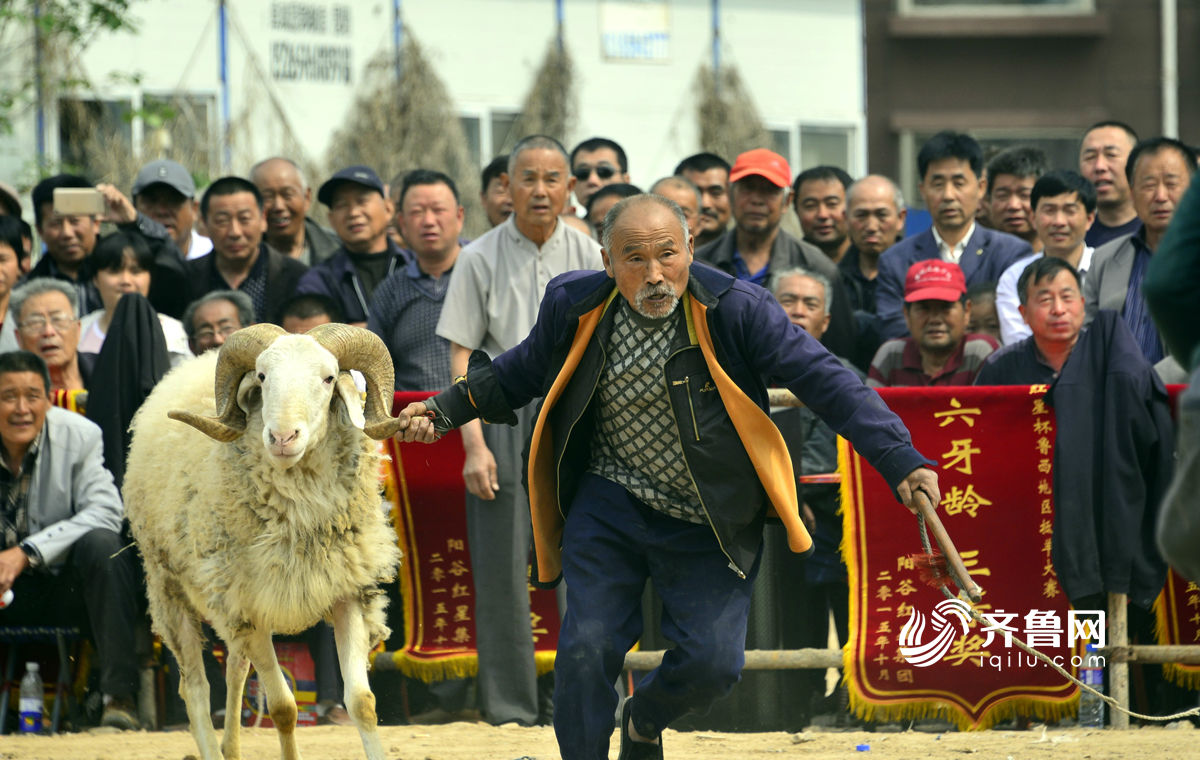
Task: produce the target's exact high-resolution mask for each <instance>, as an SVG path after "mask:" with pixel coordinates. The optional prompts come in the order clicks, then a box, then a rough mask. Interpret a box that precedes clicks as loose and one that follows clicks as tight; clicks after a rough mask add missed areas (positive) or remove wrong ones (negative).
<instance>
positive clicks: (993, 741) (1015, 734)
mask: <svg viewBox="0 0 1200 760" xmlns="http://www.w3.org/2000/svg"><path fill="white" fill-rule="evenodd" d="M380 735H381V738H382V740H383V746H384V749H385V751H386V752H387V756H388V758H389V760H518V759H519V758H531V759H532V760H555V759H556V758H558V751H557V747H556V745H555V743H554V734H553V732H552V731H551V730H550V729H549V728H517V727H500V728H495V727H492V726H487V725H483V724H479V723H451V724H448V725H441V726H386V727H383V728H381V729H380ZM617 738H618V737H616V736H614V742H613V744H612V746H611V748H610V750H609V757H610V758H616V756H617V749H618V747H617ZM297 739H298V743H299V746H300V751H301V754H302V755H303V757H304V758H305V760H361V758H363V753H362V745H361V744H360V743H359V740H358V733H357V732H356V731H355V730H354V729H353V728H342V727H338V726H318V727H314V728H302V729H300V730H299V733H298V736H297ZM665 740H666V757H667V760H742V759H743V758H778V757H789V758H790V757H795V758H812V759H813V760H827V759H829V758H846V757H862V758H866V759H867V760H869V758H880V757H886V758H963V757H973V758H980V759H981V760H983V759H984V758H986V759H987V760H991V758H998V759H999V760H1010V759H1011V760H1026V759H1027V758H1034V759H1035V760H1036V759H1037V758H1060V757H1061V758H1089V759H1090V760H1110V759H1111V760H1118V759H1121V758H1153V760H1175V759H1176V758H1178V759H1179V760H1195V759H1196V758H1200V731H1196V730H1192V729H1190V727H1187V728H1180V729H1177V730H1171V729H1164V728H1159V727H1153V728H1137V729H1132V730H1129V731H1111V730H1107V731H1094V730H1093V731H1088V730H1082V729H1062V730H1049V731H1042V730H1041V729H1034V730H1031V731H982V732H977V733H946V734H927V733H920V732H914V731H908V732H904V733H892V734H885V733H862V732H845V733H804V734H787V733H761V734H722V733H708V732H703V731H697V732H686V733H679V732H675V731H668V732H667V733H666V735H665ZM860 744H865V745H869V747H870V749H868V750H866V751H857V750H856V747H857V746H858V745H860ZM195 757H196V747H195V744H194V743H193V742H192V738H191V735H190V734H188V733H186V732H182V731H173V732H156V733H148V732H144V731H142V732H117V731H112V732H109V733H103V732H102V731H101V730H97V731H93V732H91V733H80V734H65V735H61V736H54V737H42V736H36V737H25V736H5V737H2V738H0V759H2V760H35V759H36V760H194V758H195ZM242 757H243V758H246V760H262V759H264V758H277V757H279V745H278V743H277V741H276V739H275V732H274V730H268V729H246V730H245V733H244V734H243V741H242Z"/></svg>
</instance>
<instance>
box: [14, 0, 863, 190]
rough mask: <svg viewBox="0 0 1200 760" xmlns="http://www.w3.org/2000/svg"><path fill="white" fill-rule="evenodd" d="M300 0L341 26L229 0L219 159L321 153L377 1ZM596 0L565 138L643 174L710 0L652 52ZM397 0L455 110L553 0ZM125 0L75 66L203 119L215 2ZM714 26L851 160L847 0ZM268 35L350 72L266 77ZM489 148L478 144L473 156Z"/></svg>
mask: <svg viewBox="0 0 1200 760" xmlns="http://www.w3.org/2000/svg"><path fill="white" fill-rule="evenodd" d="M300 1H301V2H302V3H303V4H306V5H308V6H317V7H320V8H323V9H325V11H326V15H325V18H326V22H327V23H328V24H330V25H331V21H332V14H333V8H334V6H344V7H346V8H348V9H349V13H350V24H349V29H348V31H347V32H346V33H345V34H337V33H335V32H334V30H333V29H332V28H327V30H326V32H325V33H317V32H305V31H285V30H280V29H278V28H273V27H272V16H271V12H272V5H273V4H281V3H283V2H285V0H228V7H229V10H230V17H231V23H230V25H229V35H228V40H229V51H230V55H229V78H230V90H229V92H230V100H231V113H232V116H233V117H234V120H235V133H236V134H237V135H238V142H237V144H236V145H235V146H234V149H233V151H232V153H233V156H232V158H233V166H232V168H233V170H234V171H245V169H246V168H247V167H248V165H249V163H250V162H252V161H253V160H254V159H256V158H261V157H263V156H266V155H268V154H271V153H275V152H279V151H281V150H283V149H284V147H285V146H286V145H287V136H288V135H287V132H288V131H289V130H290V134H291V135H292V136H294V138H295V139H296V140H297V141H298V142H299V144H300V145H302V146H303V149H304V151H305V152H306V153H307V154H308V155H309V157H310V158H314V159H318V160H319V159H320V158H321V157H323V155H324V153H325V149H326V145H327V143H328V141H329V139H330V137H331V135H332V134H333V132H334V131H335V130H336V129H338V128H339V127H340V126H342V119H343V117H344V114H345V113H346V111H347V109H348V108H349V106H350V105H351V103H352V102H353V98H354V95H355V86H356V85H357V84H358V83H359V82H360V81H361V77H362V70H363V67H364V66H365V65H366V63H367V61H368V60H369V59H370V58H371V57H372V56H373V55H375V54H376V53H378V52H380V51H387V50H390V49H391V46H392V2H389V1H388V0H300ZM603 1H604V0H564V2H565V5H564V10H565V13H564V15H565V30H566V44H567V46H568V49H569V51H570V53H571V54H572V56H573V58H574V61H575V65H576V85H577V90H576V93H577V98H578V111H577V113H578V118H577V122H576V127H575V130H574V131H575V133H574V134H573V135H572V136H571V138H570V141H571V142H574V141H577V140H578V139H582V138H585V137H590V136H593V135H603V136H606V137H611V138H613V139H616V140H617V141H618V142H620V143H621V144H622V145H623V146H624V147H625V148H626V151H627V153H628V154H629V159H630V170H631V174H632V179H633V181H634V182H635V183H641V184H648V183H650V182H652V181H653V180H654V179H656V178H658V177H660V176H662V175H665V174H667V173H669V172H670V171H671V169H672V168H673V167H674V165H675V163H676V162H677V161H678V160H679V159H680V158H682V157H683V156H685V155H688V154H689V153H692V152H695V151H696V150H698V149H699V146H698V145H697V125H696V114H695V87H694V82H695V76H696V73H697V71H698V69H699V67H700V66H701V64H703V63H709V62H710V61H711V36H710V28H711V15H710V14H711V0H670V2H669V4H668V7H669V14H670V15H669V18H670V22H669V31H670V41H669V58H668V59H667V60H666V61H664V62H631V61H614V60H606V59H605V58H604V57H603V55H602V50H601V36H600V29H599V19H600V5H601V3H602V2H603ZM401 5H402V12H403V18H404V25H405V30H406V32H408V33H410V34H411V35H413V36H414V37H415V38H416V39H417V40H419V41H420V43H421V44H422V45H423V47H424V49H425V51H426V53H427V54H428V56H429V57H430V58H431V60H432V62H433V64H434V66H435V68H436V70H437V71H438V72H439V74H440V75H441V77H442V78H443V80H444V81H445V83H446V85H447V87H448V89H449V91H450V93H451V96H452V97H453V98H454V100H455V101H456V103H457V104H458V106H459V109H460V111H461V112H462V113H474V114H479V115H486V114H487V113H488V111H489V109H499V110H505V111H507V110H513V109H515V108H517V107H518V106H519V105H520V104H521V102H522V100H523V99H524V97H525V95H526V91H527V89H528V87H529V85H530V83H531V81H532V77H533V74H534V72H535V70H536V68H537V66H538V65H539V63H540V61H541V60H542V56H543V54H544V52H545V50H546V46H547V44H549V42H550V41H551V39H552V38H553V35H554V29H555V3H554V0H402V1H401ZM133 9H134V12H135V13H136V14H137V16H139V17H140V19H141V22H140V25H139V26H140V28H139V31H138V33H137V34H135V35H110V36H108V37H106V38H102V39H99V40H97V41H95V42H94V43H93V44H92V45H91V46H90V47H89V48H88V49H87V50H86V51H85V52H84V53H83V55H82V56H81V58H80V63H81V65H82V67H83V68H84V70H85V71H86V72H87V75H88V77H89V78H90V79H91V81H92V82H93V83H94V84H96V85H97V86H98V89H99V90H100V92H101V93H102V94H103V96H104V97H106V98H128V99H130V100H131V101H132V102H133V103H134V106H135V107H137V106H138V105H139V104H140V99H141V94H142V93H143V92H145V93H159V94H164V93H168V92H171V91H174V90H177V89H183V90H187V91H191V92H195V93H198V94H207V95H211V96H213V97H214V100H213V106H214V107H213V120H214V122H215V123H214V125H213V126H214V129H216V128H218V127H219V114H220V93H221V87H220V81H219V78H218V43H217V38H218V26H219V25H218V22H217V2H215V0H208V1H206V2H201V1H200V0H145V1H144V2H140V3H135V4H134V5H133ZM721 32H722V35H723V45H722V51H721V56H722V62H723V63H725V64H731V63H732V64H736V65H737V66H738V68H739V70H740V72H741V74H742V77H743V79H744V80H745V81H746V83H747V84H748V85H749V86H750V88H751V90H752V91H753V94H754V97H755V100H756V102H757V105H758V108H759V109H760V111H761V114H762V116H763V118H764V120H765V121H766V122H767V123H768V125H769V126H771V127H772V128H779V127H785V128H786V127H790V128H793V129H794V128H795V126H797V125H799V124H801V123H806V124H830V125H837V126H847V127H852V128H854V129H856V130H857V136H856V138H855V140H854V142H853V145H854V155H853V156H852V158H853V162H854V163H856V164H857V166H862V165H864V164H865V161H864V160H863V156H862V149H861V147H860V146H861V145H862V139H861V138H862V131H863V128H864V108H865V104H864V101H863V86H862V76H863V70H862V41H861V40H862V18H861V11H860V4H859V2H858V0H721ZM279 42H286V43H292V44H306V43H312V44H319V45H328V46H332V47H337V48H349V58H350V61H351V69H352V73H351V78H352V81H351V83H350V84H349V85H346V84H342V83H337V82H313V81H305V82H289V81H281V80H279V79H276V78H274V77H273V76H272V73H271V46H272V44H273V43H279ZM255 62H257V66H258V67H259V70H261V72H262V74H260V73H258V72H257V71H256V68H255ZM9 65H10V66H11V64H9ZM110 72H123V73H136V74H138V75H140V77H141V81H140V84H137V85H135V84H131V83H128V82H123V83H118V84H110V83H109V74H110ZM275 104H278V108H277V106H276V105H275ZM278 109H281V110H282V113H283V114H284V117H285V118H284V119H280V118H279V116H278V113H279V110H278ZM50 117H51V118H50V120H49V121H50V124H49V127H48V132H49V134H48V136H47V143H48V146H49V158H50V159H51V160H53V159H55V158H57V149H58V148H57V127H56V123H55V121H54V119H53V114H52V113H51V114H50ZM285 121H286V124H287V126H286V127H285V126H284V122H285ZM17 127H18V128H17V130H16V131H15V133H14V134H13V135H12V136H8V137H3V138H0V178H2V179H7V180H9V181H14V182H17V183H20V184H23V185H26V186H27V185H28V184H29V181H31V180H32V178H33V177H34V176H35V175H34V172H33V169H32V166H33V164H32V156H33V154H34V145H35V142H34V141H33V128H32V114H28V115H26V116H25V117H24V118H23V119H18V125H17ZM137 139H140V130H138V129H137V128H136V122H135V140H137ZM567 147H568V148H569V147H571V146H570V145H568V146H567ZM489 152H490V147H488V146H485V147H484V148H483V153H484V158H485V161H486V158H487V154H488V153H489ZM730 158H732V157H730ZM800 168H802V167H793V169H794V171H798V170H799V169H800ZM854 168H857V167H855V166H852V167H851V169H852V170H853V169H854Z"/></svg>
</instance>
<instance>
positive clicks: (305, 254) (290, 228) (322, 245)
mask: <svg viewBox="0 0 1200 760" xmlns="http://www.w3.org/2000/svg"><path fill="white" fill-rule="evenodd" d="M250 181H251V182H253V183H254V185H255V186H256V187H257V188H258V191H259V192H260V193H262V196H263V210H264V211H266V213H267V232H266V234H265V235H264V236H263V241H264V242H265V243H266V244H267V247H268V248H271V249H274V250H276V251H278V252H279V253H282V254H283V255H285V256H290V257H292V258H293V259H298V260H299V261H301V262H303V263H304V264H307V265H308V266H312V265H313V264H316V263H317V262H319V261H324V260H325V259H327V258H329V257H330V256H332V255H333V254H334V253H336V252H337V249H338V246H339V245H340V243H339V242H338V239H337V235H335V234H333V230H328V229H325V228H324V227H322V226H321V225H319V224H317V223H316V221H314V220H313V219H310V218H309V216H308V211H309V209H310V208H312V188H311V187H309V186H308V181H307V180H305V178H304V174H303V172H301V171H300V167H298V166H297V165H296V164H295V162H293V161H292V160H291V159H290V158H279V157H277V158H268V159H267V160H265V161H260V162H258V163H257V164H255V165H254V167H253V168H252V169H251V170H250Z"/></svg>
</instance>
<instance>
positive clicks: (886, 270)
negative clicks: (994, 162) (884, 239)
mask: <svg viewBox="0 0 1200 760" xmlns="http://www.w3.org/2000/svg"><path fill="white" fill-rule="evenodd" d="M917 170H918V171H919V173H920V175H921V184H920V186H919V187H918V189H919V190H920V191H921V197H922V198H924V199H925V206H926V208H928V209H929V213H930V215H931V216H932V217H933V227H932V228H931V229H928V230H926V231H925V232H922V233H921V234H919V235H914V236H913V237H911V238H907V239H905V240H901V241H900V242H899V243H896V244H895V245H894V246H892V247H891V248H889V249H887V250H886V251H884V252H883V255H881V256H880V257H879V275H878V283H877V286H876V287H877V290H876V308H877V315H878V319H879V328H880V333H881V335H882V337H883V338H885V339H886V338H899V337H901V336H903V335H905V334H907V332H908V327H907V325H906V324H905V322H904V277H905V274H907V272H908V269H909V267H910V266H912V265H913V264H914V263H915V262H917V261H920V260H922V259H937V258H940V259H942V260H943V261H949V262H953V263H955V264H958V265H959V267H961V268H962V271H963V275H964V276H965V277H966V280H967V287H968V288H969V287H971V286H972V285H977V284H980V283H984V282H996V281H997V280H999V279H1000V275H1001V274H1002V273H1003V272H1004V270H1005V269H1007V268H1008V266H1009V265H1010V264H1012V263H1013V262H1014V261H1016V260H1017V259H1019V258H1021V257H1023V256H1028V255H1030V254H1032V253H1033V250H1032V249H1031V248H1030V247H1029V243H1027V242H1025V241H1024V240H1021V239H1020V238H1018V237H1016V236H1014V235H1008V234H1006V233H1003V232H998V231H996V230H992V229H988V228H986V227H983V226H980V225H977V224H975V209H977V208H978V207H979V202H980V200H982V198H983V195H984V191H985V190H986V189H987V180H985V179H983V177H981V176H980V175H981V172H982V171H983V149H982V148H980V147H979V143H977V142H975V139H974V138H973V137H971V136H970V135H966V134H963V133H961V132H950V131H944V132H939V133H937V134H936V135H934V136H933V137H931V138H930V139H929V141H928V142H926V143H925V144H924V145H923V146H921V152H920V153H918V154H917Z"/></svg>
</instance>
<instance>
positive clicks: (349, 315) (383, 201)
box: [296, 166, 407, 327]
mask: <svg viewBox="0 0 1200 760" xmlns="http://www.w3.org/2000/svg"><path fill="white" fill-rule="evenodd" d="M317 200H319V201H320V202H321V203H324V204H325V205H326V206H328V207H329V224H330V226H331V227H333V231H334V232H336V233H337V236H338V238H339V239H340V240H341V242H342V247H341V248H339V249H338V252H337V253H335V254H334V255H333V256H332V257H331V258H329V259H326V260H325V261H322V262H320V263H318V264H316V265H314V266H313V268H312V269H310V270H308V272H307V273H305V275H304V277H303V278H301V280H300V284H299V285H297V286H296V293H297V295H299V294H301V293H315V294H317V295H322V296H327V297H329V298H332V299H333V300H334V301H335V302H337V304H338V306H340V307H341V309H342V314H343V315H344V316H345V317H346V322H347V323H349V324H352V325H354V324H357V325H359V326H360V327H365V326H366V323H367V317H369V316H370V314H371V311H370V307H369V304H370V303H371V295H372V293H374V292H375V286H376V285H378V284H379V283H381V282H383V281H384V280H386V279H387V278H388V276H389V275H391V274H392V272H395V271H398V270H401V269H403V268H404V265H405V263H407V258H406V257H405V255H404V251H402V250H401V249H400V247H399V246H397V245H396V244H395V243H393V242H392V240H391V238H389V237H388V234H387V230H388V224H389V223H390V222H391V220H392V202H391V200H389V199H388V192H387V185H385V184H383V180H381V179H379V175H378V174H376V173H375V170H374V169H372V168H371V167H369V166H348V167H346V168H345V169H342V170H341V171H339V172H337V173H336V174H334V175H333V176H332V177H330V178H329V179H328V180H327V181H326V182H325V184H323V185H321V187H320V189H319V190H317Z"/></svg>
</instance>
